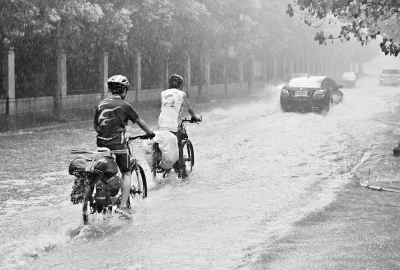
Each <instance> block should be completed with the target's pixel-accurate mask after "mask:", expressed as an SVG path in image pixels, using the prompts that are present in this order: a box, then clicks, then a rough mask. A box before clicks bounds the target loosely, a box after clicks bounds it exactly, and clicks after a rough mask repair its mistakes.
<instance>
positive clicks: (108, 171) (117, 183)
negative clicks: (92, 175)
mask: <svg viewBox="0 0 400 270" xmlns="http://www.w3.org/2000/svg"><path fill="white" fill-rule="evenodd" d="M93 171H95V172H96V173H97V174H98V176H99V177H100V180H101V182H102V183H103V184H104V185H105V188H106V189H107V191H108V192H109V194H110V196H111V197H114V196H116V195H117V194H118V191H119V189H120V187H121V177H119V176H118V175H117V174H118V172H119V170H118V165H117V163H116V162H115V160H114V159H113V158H111V157H106V156H105V157H101V158H99V159H98V160H96V162H95V163H94V165H93Z"/></svg>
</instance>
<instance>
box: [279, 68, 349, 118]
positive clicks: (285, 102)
mask: <svg viewBox="0 0 400 270" xmlns="http://www.w3.org/2000/svg"><path fill="white" fill-rule="evenodd" d="M340 88H343V86H342V85H337V84H336V82H335V81H334V80H333V79H332V78H330V77H326V76H310V77H301V78H294V79H291V80H290V82H289V83H288V84H287V85H286V86H285V87H284V88H282V90H281V98H280V103H281V108H282V110H283V111H285V112H288V111H300V112H322V113H324V112H328V111H329V109H330V108H331V107H332V106H333V105H334V104H337V103H340V102H341V101H342V99H343V92H342V91H341V90H340Z"/></svg>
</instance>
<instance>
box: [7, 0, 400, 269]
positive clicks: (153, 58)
mask: <svg viewBox="0 0 400 270" xmlns="http://www.w3.org/2000/svg"><path fill="white" fill-rule="evenodd" d="M287 2H288V3H286V2H285V3H283V2H282V1H278V0H249V1H246V2H243V1H239V0H189V1H182V0H141V1H136V0H135V1H121V0H109V1H88V0H74V1H72V0H63V1H53V2H52V3H49V2H48V1H44V0H38V1H27V0H18V1H11V0H6V1H5V2H4V3H3V4H2V6H1V7H0V15H1V16H0V22H1V23H0V30H1V31H0V39H1V40H2V43H1V46H0V61H1V63H2V65H0V72H1V73H2V75H3V76H1V77H0V124H1V125H0V205H1V207H0V217H1V218H0V228H1V230H0V239H1V240H0V269H337V268H344V269H396V268H398V267H400V265H399V261H400V258H399V255H398V244H399V242H400V234H399V233H398V232H397V228H396V224H397V223H398V221H399V210H398V203H397V202H398V196H399V193H400V183H399V181H398V176H399V175H400V170H399V169H398V163H399V157H397V156H396V155H394V154H393V153H394V152H393V149H394V147H395V146H396V145H397V144H398V143H399V137H398V134H399V131H400V129H399V127H398V121H399V117H398V115H399V111H400V88H399V87H400V83H399V82H400V75H399V77H398V79H397V75H396V74H400V73H399V69H400V60H399V59H397V58H396V57H395V56H397V53H398V47H397V45H396V39H393V40H392V39H389V37H394V38H395V37H396V30H397V28H396V27H397V26H396V25H397V24H396V22H397V19H396V18H395V17H389V18H387V21H385V20H384V19H383V18H381V17H379V16H378V17H374V18H378V19H377V20H378V23H377V24H374V23H372V22H369V21H368V20H364V19H363V18H364V17H363V16H365V14H366V12H373V8H372V9H371V7H370V6H368V5H364V6H357V4H358V2H359V1H353V2H352V3H351V4H349V5H350V6H348V7H343V6H341V7H340V9H341V10H344V11H343V12H345V14H346V16H345V17H340V16H344V15H343V14H344V13H343V12H342V13H340V12H338V13H334V12H332V11H330V10H329V8H330V7H329V6H324V8H325V9H319V11H320V12H318V13H313V11H315V10H314V8H316V6H312V5H311V4H310V5H311V6H304V5H306V4H304V3H303V4H302V3H301V2H299V3H297V2H294V1H287ZM310 2H319V1H310ZM289 3H290V4H289ZM288 4H289V5H288ZM302 5H303V6H302ZM385 8H388V9H387V10H386V9H385V10H384V12H386V13H387V14H392V13H393V14H395V11H396V10H397V9H398V8H399V6H398V4H396V3H394V4H392V5H391V6H390V5H389V6H388V7H385ZM322 10H324V12H322ZM338 10H339V8H338ZM306 11H308V12H309V13H307V12H306ZM357 12H358V13H357ZM382 12H383V10H382ZM391 12H392V13H391ZM356 13H357V14H358V15H356ZM313 14H314V15H313ZM338 14H342V15H338ZM360 16H361V17H360ZM313 18H314V19H313ZM359 18H361V21H358V23H359V24H358V26H357V25H356V26H354V25H355V24H352V20H358V19H359ZM379 18H380V19H379ZM371 20H372V19H371ZM361 22H362V23H363V24H361ZM384 22H388V23H387V24H384ZM375 27H376V28H375ZM378 31H379V33H378ZM383 33H385V34H383ZM116 74H123V75H125V76H127V78H128V79H129V81H130V87H129V91H128V92H127V96H126V98H125V101H127V102H129V103H130V104H132V106H133V107H134V109H135V111H136V112H137V113H138V114H139V116H140V118H141V119H143V120H144V121H146V123H147V124H148V126H149V127H150V129H151V130H152V131H156V130H157V129H158V128H159V127H158V124H157V121H158V116H159V114H160V93H161V91H163V90H165V89H167V88H169V85H168V78H169V76H171V75H172V74H180V75H181V76H182V77H183V78H184V84H183V91H185V92H186V93H187V95H188V97H189V99H190V102H191V106H192V108H193V109H194V110H195V112H196V114H198V115H201V116H202V122H200V123H188V124H187V126H186V127H187V133H188V134H189V137H190V140H191V142H192V143H193V147H194V155H195V163H194V164H195V165H194V167H193V169H192V170H191V171H188V177H187V178H186V179H181V178H178V174H177V173H175V172H174V171H173V170H172V172H171V173H170V174H169V175H168V176H167V177H166V178H164V179H162V180H161V182H160V183H158V182H156V181H154V179H153V178H152V171H151V168H150V167H149V165H148V163H147V161H146V159H145V155H144V149H143V144H142V142H141V141H140V140H137V141H134V143H133V149H134V153H133V155H134V157H135V158H136V159H137V162H138V163H139V164H140V165H141V166H142V167H143V169H144V172H145V175H146V179H147V185H148V197H147V198H145V199H144V200H143V201H141V202H140V203H138V204H137V205H136V206H135V208H134V209H133V214H132V218H131V219H126V218H124V217H121V216H119V215H118V214H116V213H112V214H111V215H109V216H107V217H106V218H105V217H104V216H102V215H99V216H100V217H99V218H98V219H96V220H94V222H92V223H90V224H88V225H87V224H84V222H83V220H82V204H73V203H72V202H71V196H70V195H71V191H72V186H73V184H74V179H75V177H74V176H73V175H70V174H69V172H68V167H69V164H70V162H71V160H72V159H74V158H75V157H76V156H75V155H72V154H71V149H85V150H88V151H94V150H96V147H97V145H96V132H95V130H94V129H93V118H94V113H95V108H96V106H97V104H98V103H99V102H100V101H101V100H102V99H103V98H106V97H107V96H108V95H109V94H111V93H110V91H109V89H108V88H107V83H106V82H107V79H108V78H109V77H111V76H112V75H116ZM295 77H297V78H295ZM313 78H317V79H316V80H320V81H321V82H328V81H329V80H332V82H334V84H332V85H334V87H333V88H335V89H333V90H332V91H336V92H335V93H339V92H340V93H341V98H340V100H339V99H333V98H332V99H329V98H328V99H326V98H325V97H328V96H329V95H330V94H329V93H330V92H329V91H331V90H329V91H328V90H327V88H324V87H325V86H324V84H323V83H322V84H321V86H319V87H317V89H314V88H315V86H313V87H314V88H312V89H311V90H310V89H308V90H307V89H303V88H307V87H306V86H304V84H303V85H302V86H301V88H300V86H297V85H296V83H297V82H302V83H304V80H309V79H311V80H313ZM318 78H319V79H318ZM329 83H330V81H329ZM329 83H328V84H329ZM328 88H329V87H328ZM302 91H303V92H304V91H308V92H307V93H305V94H304V95H303V96H297V94H298V93H300V92H302ZM314 91H320V92H319V93H321V91H322V92H323V95H324V96H322V97H321V98H318V99H320V100H321V103H318V105H315V104H317V103H316V102H317V101H315V100H316V99H317V98H314V99H312V100H311V101H308V100H307V98H308V97H309V96H310V95H311V97H315V96H316V95H317V94H316V92H314ZM310 93H311V94H310ZM332 96H333V94H332ZM284 98H289V99H292V101H290V102H293V103H290V105H287V103H283V101H282V100H283V99H284ZM330 101H332V102H330ZM310 104H314V105H310ZM291 106H293V107H291ZM182 117H190V114H189V112H188V111H187V110H186V109H185V110H184V111H183V113H182ZM126 129H127V133H129V134H133V135H139V134H143V131H142V130H141V129H140V128H139V127H138V125H137V124H133V123H132V122H129V125H128V126H127V127H126ZM399 147H400V146H399Z"/></svg>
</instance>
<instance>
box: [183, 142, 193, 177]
mask: <svg viewBox="0 0 400 270" xmlns="http://www.w3.org/2000/svg"><path fill="white" fill-rule="evenodd" d="M182 148H183V162H185V165H186V168H190V171H192V168H193V166H194V150H193V144H192V142H191V141H190V140H189V139H187V140H185V141H183V142H182Z"/></svg>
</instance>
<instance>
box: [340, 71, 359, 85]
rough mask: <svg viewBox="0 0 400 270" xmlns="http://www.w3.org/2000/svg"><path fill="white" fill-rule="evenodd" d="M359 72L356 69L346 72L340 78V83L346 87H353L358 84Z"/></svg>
mask: <svg viewBox="0 0 400 270" xmlns="http://www.w3.org/2000/svg"><path fill="white" fill-rule="evenodd" d="M356 82H357V74H356V73H355V72H354V71H349V72H344V73H343V74H342V76H340V78H339V79H338V83H340V84H342V85H343V87H345V88H353V87H355V86H356Z"/></svg>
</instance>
